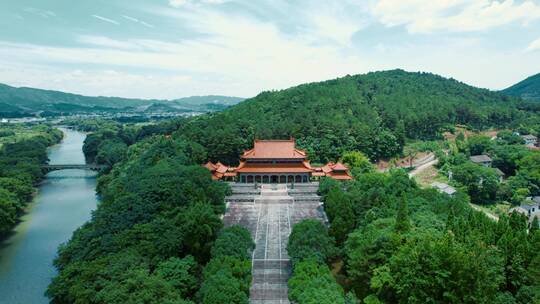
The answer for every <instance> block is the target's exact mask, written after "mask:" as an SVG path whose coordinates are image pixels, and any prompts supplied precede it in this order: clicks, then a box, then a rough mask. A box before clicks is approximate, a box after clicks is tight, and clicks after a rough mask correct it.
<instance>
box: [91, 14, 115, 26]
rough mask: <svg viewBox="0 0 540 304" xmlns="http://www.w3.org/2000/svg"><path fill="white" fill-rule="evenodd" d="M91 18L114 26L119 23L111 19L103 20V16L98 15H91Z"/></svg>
mask: <svg viewBox="0 0 540 304" xmlns="http://www.w3.org/2000/svg"><path fill="white" fill-rule="evenodd" d="M92 17H94V18H96V19H99V20H101V21H105V22H108V23H112V24H115V25H119V24H120V22H118V21H116V20H112V19H109V18H105V17H103V16H99V15H92Z"/></svg>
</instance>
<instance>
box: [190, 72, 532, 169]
mask: <svg viewBox="0 0 540 304" xmlns="http://www.w3.org/2000/svg"><path fill="white" fill-rule="evenodd" d="M518 103H520V100H519V99H514V98H511V97H507V96H504V95H502V94H499V93H496V92H491V91H488V90H484V89H478V88H475V87H472V86H469V85H466V84H463V83H461V82H458V81H456V80H453V79H447V78H443V77H440V76H437V75H434V74H429V73H410V72H405V71H402V70H392V71H384V72H374V73H368V74H365V75H355V76H346V77H343V78H338V79H334V80H328V81H323V82H317V83H310V84H303V85H300V86H297V87H293V88H289V89H286V90H282V91H271V92H263V93H261V94H259V95H258V96H256V97H254V98H251V99H248V100H246V101H244V102H242V103H240V104H238V105H236V106H233V107H231V108H228V109H227V110H225V111H223V112H220V113H217V114H214V115H208V116H203V117H199V118H197V119H195V120H194V121H192V122H191V123H189V124H187V125H186V126H185V128H183V129H182V130H181V134H182V135H183V136H185V137H187V138H189V139H191V140H193V141H196V142H198V143H200V144H202V145H203V146H204V147H205V148H206V149H207V150H208V152H209V157H210V158H211V159H212V160H221V161H225V162H228V163H234V162H235V161H237V157H238V154H239V153H240V151H241V150H242V149H245V148H248V147H250V145H251V144H252V141H253V139H254V138H262V139H269V138H289V137H291V136H292V137H295V138H296V139H297V142H298V144H299V145H300V146H301V147H302V148H305V149H307V150H308V152H309V155H310V156H311V157H312V160H313V161H317V162H326V161H329V160H335V159H337V158H338V157H339V156H340V155H342V153H343V152H344V151H348V150H360V151H362V152H364V153H365V154H366V155H368V156H369V157H370V159H372V160H376V159H380V158H388V157H392V156H395V155H398V154H400V153H401V151H402V148H403V145H404V143H405V140H406V139H407V138H414V139H433V138H437V137H439V136H440V133H441V131H443V130H446V129H448V128H453V126H454V125H456V124H463V125H468V126H470V127H472V128H478V129H482V128H489V127H508V126H511V125H514V124H518V123H519V122H521V121H523V120H524V119H526V118H527V117H529V116H530V114H529V113H528V112H527V111H525V110H519V109H518V108H517V107H516V105H517V104H518Z"/></svg>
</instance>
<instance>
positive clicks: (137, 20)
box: [122, 15, 154, 28]
mask: <svg viewBox="0 0 540 304" xmlns="http://www.w3.org/2000/svg"><path fill="white" fill-rule="evenodd" d="M122 18H124V19H127V20H129V21H131V22H135V23H139V24H141V25H143V26H146V27H148V28H153V27H154V26H153V25H152V24H149V23H146V22H144V21H142V20H139V19H137V18H134V17H131V16H126V15H122Z"/></svg>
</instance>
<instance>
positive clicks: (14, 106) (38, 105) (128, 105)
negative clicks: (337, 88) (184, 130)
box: [0, 84, 243, 115]
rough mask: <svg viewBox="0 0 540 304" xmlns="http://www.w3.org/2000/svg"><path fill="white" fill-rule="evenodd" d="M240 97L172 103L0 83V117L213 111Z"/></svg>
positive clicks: (184, 99) (204, 98) (206, 98)
mask: <svg viewBox="0 0 540 304" xmlns="http://www.w3.org/2000/svg"><path fill="white" fill-rule="evenodd" d="M242 100H243V98H239V97H229V96H217V95H210V96H191V97H185V98H180V99H175V100H158V99H130V98H120V97H103V96H97V97H91V96H83V95H77V94H71V93H64V92H59V91H50V90H41V89H34V88H25V87H21V88H15V87H11V86H8V85H5V84H0V114H4V115H6V114H8V113H17V114H28V113H34V112H39V111H49V112H53V113H55V112H68V113H79V112H101V111H113V112H114V111H146V110H147V109H148V108H151V109H152V108H155V107H157V108H160V107H165V108H166V110H167V111H169V112H170V111H180V112H186V111H202V112H206V111H214V110H222V109H224V108H226V107H228V106H230V105H234V104H236V103H238V102H240V101H242Z"/></svg>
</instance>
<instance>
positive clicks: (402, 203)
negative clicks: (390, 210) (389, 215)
mask: <svg viewBox="0 0 540 304" xmlns="http://www.w3.org/2000/svg"><path fill="white" fill-rule="evenodd" d="M410 226H411V223H410V222H409V210H408V208H407V199H406V198H405V197H402V198H401V199H400V200H399V204H398V210H397V215H396V225H395V228H394V229H395V230H396V232H397V233H405V232H407V231H409V228H410Z"/></svg>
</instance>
